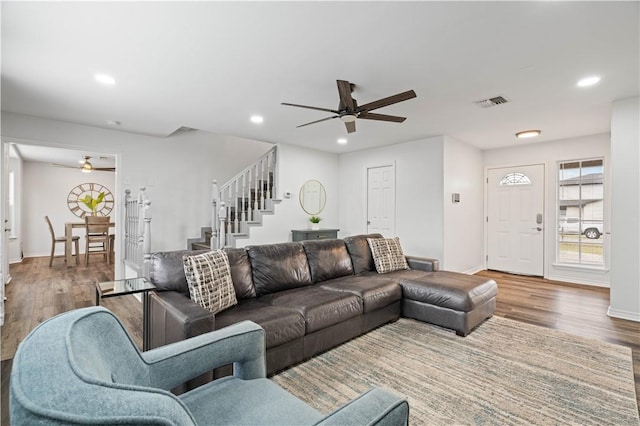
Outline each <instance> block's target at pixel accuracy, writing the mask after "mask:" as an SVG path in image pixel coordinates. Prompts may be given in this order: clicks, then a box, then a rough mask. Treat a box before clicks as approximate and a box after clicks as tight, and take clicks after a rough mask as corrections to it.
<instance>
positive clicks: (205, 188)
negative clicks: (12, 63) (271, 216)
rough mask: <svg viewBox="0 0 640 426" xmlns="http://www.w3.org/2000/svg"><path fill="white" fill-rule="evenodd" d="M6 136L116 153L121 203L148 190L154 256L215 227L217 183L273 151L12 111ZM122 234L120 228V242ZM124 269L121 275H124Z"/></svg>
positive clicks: (231, 140)
mask: <svg viewBox="0 0 640 426" xmlns="http://www.w3.org/2000/svg"><path fill="white" fill-rule="evenodd" d="M2 137H3V141H5V142H12V141H15V142H19V143H28V144H34V145H48V146H55V147H60V148H70V149H81V150H82V149H86V150H89V151H92V152H99V153H105V154H115V155H116V156H117V164H116V167H117V173H116V188H115V191H114V196H116V198H117V202H119V201H120V200H121V198H122V197H123V196H124V190H125V189H131V190H132V192H133V193H134V194H136V193H137V191H138V188H139V187H140V186H145V187H147V192H148V194H149V196H150V199H151V201H152V205H151V207H152V216H153V220H152V224H151V227H152V235H153V236H152V241H151V249H152V250H153V251H159V250H175V249H181V248H185V247H186V240H187V238H195V237H198V236H199V235H200V228H201V227H203V226H210V224H211V214H210V205H211V204H210V200H211V182H212V180H213V179H217V180H218V181H219V182H225V181H226V180H228V179H230V178H231V177H233V176H234V175H235V174H236V173H237V172H239V171H240V170H242V169H243V168H244V167H246V166H247V165H248V164H250V163H251V162H252V161H253V160H255V159H256V158H258V157H259V156H260V155H262V154H263V153H265V152H266V151H268V150H269V149H270V148H271V147H272V146H273V145H272V144H269V143H266V142H259V141H253V140H247V139H242V138H237V137H231V136H225V135H217V134H213V133H207V132H201V131H191V132H185V133H178V134H176V135H173V136H169V137H167V138H158V137H153V136H144V135H138V134H132V133H126V132H120V131H116V130H110V129H102V128H97V127H91V126H81V125H76V124H71V123H65V122H60V121H55V120H47V119H42V118H37V117H31V116H26V115H21V114H13V113H7V112H2ZM119 214H121V212H119V211H118V212H117V213H116V223H118V222H120V218H119V217H118V215H119ZM121 232H122V230H121V227H117V228H116V233H117V235H118V238H117V240H118V242H119V241H120V240H121V239H122V236H121ZM116 249H119V247H118V246H116ZM119 268H120V265H117V266H116V276H121V274H122V272H121V271H120V270H119Z"/></svg>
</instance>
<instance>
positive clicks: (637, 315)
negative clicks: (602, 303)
mask: <svg viewBox="0 0 640 426" xmlns="http://www.w3.org/2000/svg"><path fill="white" fill-rule="evenodd" d="M607 315H609V316H610V317H613V318H620V319H624V320H629V321H635V322H640V312H630V311H622V310H619V309H611V306H609V309H607Z"/></svg>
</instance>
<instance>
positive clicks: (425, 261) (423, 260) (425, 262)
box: [405, 256, 440, 272]
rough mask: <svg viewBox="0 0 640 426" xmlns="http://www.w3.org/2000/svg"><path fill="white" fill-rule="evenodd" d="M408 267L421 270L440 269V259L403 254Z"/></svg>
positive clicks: (433, 270)
mask: <svg viewBox="0 0 640 426" xmlns="http://www.w3.org/2000/svg"><path fill="white" fill-rule="evenodd" d="M405 258H406V259H407V263H408V264H409V268H411V269H419V270H421V271H429V272H435V271H437V270H439V269H440V261H439V260H438V259H431V258H428V257H417V256H405Z"/></svg>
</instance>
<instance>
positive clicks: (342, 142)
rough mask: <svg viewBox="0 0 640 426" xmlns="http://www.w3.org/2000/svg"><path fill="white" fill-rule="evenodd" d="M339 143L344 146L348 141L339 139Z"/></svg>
mask: <svg viewBox="0 0 640 426" xmlns="http://www.w3.org/2000/svg"><path fill="white" fill-rule="evenodd" d="M338 143H339V144H342V145H344V144H346V143H347V140H346V139H345V138H340V139H338Z"/></svg>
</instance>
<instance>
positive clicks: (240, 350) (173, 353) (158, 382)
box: [141, 321, 267, 390]
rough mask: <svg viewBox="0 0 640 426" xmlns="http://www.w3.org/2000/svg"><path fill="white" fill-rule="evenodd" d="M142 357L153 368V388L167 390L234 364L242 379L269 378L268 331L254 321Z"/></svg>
mask: <svg viewBox="0 0 640 426" xmlns="http://www.w3.org/2000/svg"><path fill="white" fill-rule="evenodd" d="M141 356H142V358H143V360H144V361H145V362H146V363H147V364H148V366H149V379H150V381H151V383H150V384H151V386H152V387H159V388H161V389H167V390H168V389H170V388H172V387H175V386H178V385H179V384H181V383H183V382H185V381H187V380H190V379H192V378H194V377H196V376H198V375H200V374H202V373H204V372H207V371H211V370H213V369H215V368H217V367H220V366H222V365H227V364H231V363H233V366H234V368H233V373H234V376H235V377H238V378H240V379H244V380H250V379H259V378H265V377H266V376H267V373H266V371H267V367H266V357H265V333H264V329H262V327H260V326H259V325H258V324H256V323H254V322H251V321H242V322H239V323H236V324H232V325H230V326H228V327H224V328H222V329H220V330H217V331H212V332H210V333H205V334H201V335H200V336H196V337H193V338H190V339H186V340H182V341H180V342H175V343H172V344H170V345H166V346H162V347H160V348H156V349H152V350H150V351H147V352H143V353H142V354H141Z"/></svg>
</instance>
